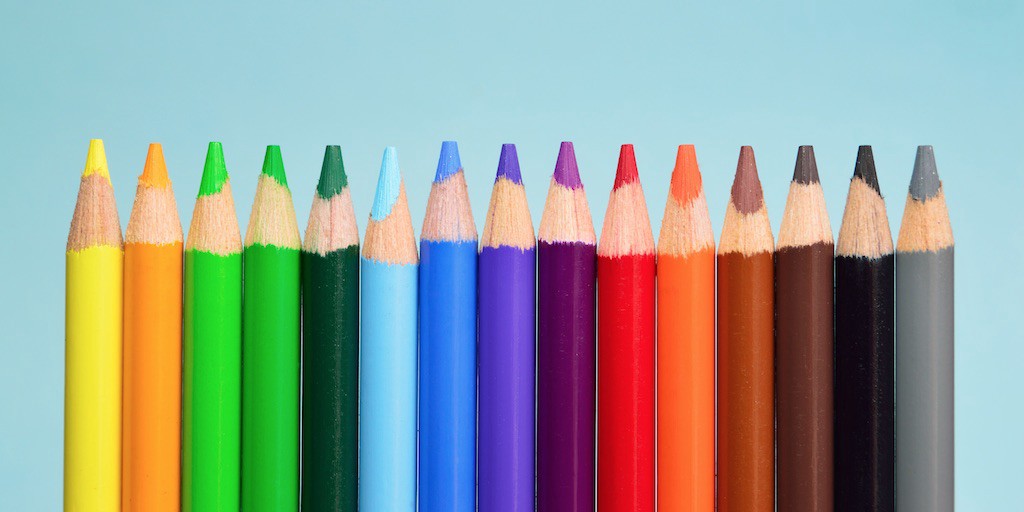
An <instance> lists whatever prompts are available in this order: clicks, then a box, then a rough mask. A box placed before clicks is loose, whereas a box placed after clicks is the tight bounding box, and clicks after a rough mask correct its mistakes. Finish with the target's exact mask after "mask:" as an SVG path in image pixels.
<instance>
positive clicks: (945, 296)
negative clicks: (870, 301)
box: [896, 146, 953, 511]
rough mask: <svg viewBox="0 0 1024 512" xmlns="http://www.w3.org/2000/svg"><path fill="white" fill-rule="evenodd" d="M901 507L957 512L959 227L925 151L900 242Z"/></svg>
mask: <svg viewBox="0 0 1024 512" xmlns="http://www.w3.org/2000/svg"><path fill="white" fill-rule="evenodd" d="M896 315H897V322H896V509H897V510H900V511H924V510H928V511H952V510H953V229H952V227H951V225H950V222H949V212H948V211H947V210H946V196H945V193H944V192H943V187H942V182H941V181H940V180H939V174H938V171H937V170H936V167H935V153H934V151H933V150H932V147H931V146H918V148H917V159H916V160H915V161H914V175H913V177H912V178H911V181H910V193H909V194H908V195H907V205H906V207H905V208H904V210H903V223H902V224H901V225H900V234H899V237H898V239H897V242H896Z"/></svg>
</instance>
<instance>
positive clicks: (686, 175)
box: [669, 144, 701, 204]
mask: <svg viewBox="0 0 1024 512" xmlns="http://www.w3.org/2000/svg"><path fill="white" fill-rule="evenodd" d="M700 189H701V177H700V167H698V166H697V152H696V151H695V150H694V148H693V144H683V145H681V146H679V150H678V151H676V166H675V168H674V169H672V181H671V184H670V186H669V190H670V191H671V192H672V196H673V197H675V198H676V201H679V203H680V204H685V203H687V202H689V201H692V200H693V199H694V198H695V197H697V195H699V194H700Z"/></svg>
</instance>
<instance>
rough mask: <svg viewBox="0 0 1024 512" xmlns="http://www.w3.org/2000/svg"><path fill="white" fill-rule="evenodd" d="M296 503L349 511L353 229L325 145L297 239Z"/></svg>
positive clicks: (355, 423) (352, 491)
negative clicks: (299, 326) (299, 440)
mask: <svg viewBox="0 0 1024 512" xmlns="http://www.w3.org/2000/svg"><path fill="white" fill-rule="evenodd" d="M302 335H303V336H302V338H303V343H302V368H303V370H302V510H332V511H352V512H355V510H356V507H357V497H358V492H357V490H358V488H357V483H358V468H359V465H358V459H357V454H358V448H359V438H358V431H359V430H358V429H359V415H358V413H359V231H358V228H357V227H356V218H355V211H354V210H353V209H352V196H351V195H350V194H349V190H348V178H347V177H346V176H345V166H344V164H343V163H342V159H341V148H340V147H338V146H327V150H326V152H325V153H324V164H323V168H322V169H321V171H320V183H319V184H318V185H317V188H316V194H315V195H314V196H313V207H312V208H311V210H310V212H309V226H308V227H307V228H306V240H305V242H304V243H303V246H302Z"/></svg>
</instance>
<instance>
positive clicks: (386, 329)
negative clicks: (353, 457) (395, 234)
mask: <svg viewBox="0 0 1024 512" xmlns="http://www.w3.org/2000/svg"><path fill="white" fill-rule="evenodd" d="M361 266H362V291H361V308H362V311H361V313H362V316H361V327H362V329H361V331H362V332H361V336H362V347H361V351H360V353H359V357H360V362H361V365H362V368H361V371H360V374H359V382H360V385H359V408H360V409H359V428H360V433H361V435H360V437H359V454H360V456H359V509H360V510H363V511H366V512H378V511H380V512H384V511H407V512H411V511H414V510H415V509H416V322H417V317H416V313H417V302H416V298H417V281H418V266H417V265H390V264H387V263H382V262H378V261H373V260H367V259H365V258H364V259H362V261H361Z"/></svg>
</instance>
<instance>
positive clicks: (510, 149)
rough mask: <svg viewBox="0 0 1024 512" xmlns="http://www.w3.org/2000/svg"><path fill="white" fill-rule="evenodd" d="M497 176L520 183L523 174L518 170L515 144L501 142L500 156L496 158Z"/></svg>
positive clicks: (496, 178)
mask: <svg viewBox="0 0 1024 512" xmlns="http://www.w3.org/2000/svg"><path fill="white" fill-rule="evenodd" d="M498 178H505V179H507V180H509V181H511V182H512V183H518V184H522V182H523V176H522V174H520V172H519V155H518V154H517V153H516V145H515V144H502V145H501V156H500V157H499V158H498V173H497V176H495V178H494V179H495V181H497V180H498Z"/></svg>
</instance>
